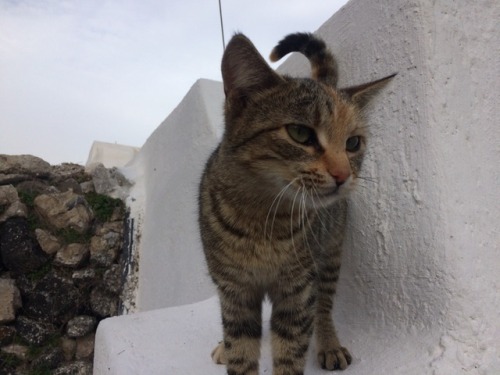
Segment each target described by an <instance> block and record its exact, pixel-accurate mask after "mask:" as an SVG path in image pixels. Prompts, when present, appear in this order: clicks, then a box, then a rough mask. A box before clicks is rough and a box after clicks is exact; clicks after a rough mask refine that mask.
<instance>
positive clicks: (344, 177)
mask: <svg viewBox="0 0 500 375" xmlns="http://www.w3.org/2000/svg"><path fill="white" fill-rule="evenodd" d="M332 177H333V179H334V180H335V183H336V184H337V186H341V185H344V183H345V182H346V181H347V179H348V178H349V174H347V173H345V174H338V175H336V176H332Z"/></svg>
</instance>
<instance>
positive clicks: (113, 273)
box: [103, 264, 123, 294]
mask: <svg viewBox="0 0 500 375" xmlns="http://www.w3.org/2000/svg"><path fill="white" fill-rule="evenodd" d="M103 286H104V288H105V289H106V290H107V291H109V292H111V293H114V294H120V292H121V290H122V287H123V282H122V272H121V267H120V265H118V264H113V265H112V266H111V267H110V268H109V269H108V270H106V271H105V272H104V276H103Z"/></svg>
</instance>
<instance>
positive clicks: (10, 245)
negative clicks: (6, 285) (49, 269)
mask: <svg viewBox="0 0 500 375" xmlns="http://www.w3.org/2000/svg"><path fill="white" fill-rule="evenodd" d="M0 254H1V256H2V262H3V264H4V266H5V267H7V269H9V270H10V271H12V272H13V273H16V274H22V273H29V272H32V271H35V270H37V269H38V268H40V267H41V266H42V265H43V264H45V262H46V261H47V259H48V258H47V256H46V255H45V254H44V253H43V251H42V250H41V249H40V248H39V246H38V244H35V243H34V242H33V240H32V239H31V234H30V230H29V226H28V221H27V220H26V219H24V218H11V219H9V220H7V221H6V222H5V223H4V224H3V226H2V227H1V230H0Z"/></svg>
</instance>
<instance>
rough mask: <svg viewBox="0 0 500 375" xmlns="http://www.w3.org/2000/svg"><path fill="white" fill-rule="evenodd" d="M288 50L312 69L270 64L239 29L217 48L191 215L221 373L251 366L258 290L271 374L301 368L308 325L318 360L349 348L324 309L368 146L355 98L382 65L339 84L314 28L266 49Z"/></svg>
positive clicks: (329, 361) (329, 360) (364, 96)
mask: <svg viewBox="0 0 500 375" xmlns="http://www.w3.org/2000/svg"><path fill="white" fill-rule="evenodd" d="M292 51H298V52H301V53H302V54H304V55H305V56H306V57H307V58H308V59H309V60H310V62H311V66H312V79H311V78H292V77H288V76H282V75H279V74H277V73H276V72H275V71H274V70H272V69H271V68H270V67H269V66H268V64H267V63H266V62H265V60H264V59H263V58H262V56H261V55H260V54H259V53H258V51H257V50H256V48H255V47H254V46H253V44H252V43H251V42H250V40H249V39H247V38H246V37H245V36H244V35H242V34H236V35H234V37H233V38H232V39H231V41H230V42H229V44H228V45H227V48H226V50H225V52H224V56H223V59H222V76H223V80H224V91H225V95H226V100H225V108H224V115H225V133H224V136H223V138H222V141H221V143H220V144H219V146H218V147H217V149H216V150H215V151H214V152H213V154H212V156H211V157H210V159H209V160H208V162H207V165H206V168H205V172H204V174H203V177H202V182H201V185H200V196H199V210H200V212H199V224H200V230H201V238H202V242H203V247H204V252H205V256H206V260H207V264H208V269H209V272H210V275H211V277H212V279H213V281H214V283H215V284H216V286H217V290H218V294H219V298H220V304H221V312H222V325H223V333H224V335H223V338H224V339H223V341H222V342H221V343H220V344H219V345H218V346H217V347H216V348H215V349H214V351H213V352H212V358H213V360H214V361H215V362H216V363H221V364H226V366H227V373H228V374H230V375H255V374H258V372H259V370H258V368H259V356H260V338H261V332H262V317H261V313H262V301H263V299H264V298H265V297H266V296H267V297H268V298H269V299H270V301H271V303H272V314H271V344H272V354H273V374H274V375H285V374H287V375H288V374H289V375H292V374H293V375H298V374H303V373H304V366H305V359H306V352H307V350H308V347H309V341H310V338H311V335H312V333H313V330H314V331H315V332H316V340H317V345H316V347H317V350H318V352H317V358H318V360H319V365H320V366H321V367H322V368H324V369H326V370H336V369H345V368H346V367H347V366H348V365H349V364H350V363H351V360H352V359H351V358H352V357H351V355H350V354H349V351H348V350H347V349H346V348H344V347H343V346H341V345H340V343H339V340H338V338H337V335H336V332H335V328H334V325H333V321H332V305H333V295H334V294H335V290H336V283H337V279H338V277H339V270H340V262H341V244H342V239H343V236H344V228H345V221H346V200H345V198H346V196H347V194H348V192H349V191H350V190H352V188H353V187H354V185H356V180H357V178H358V177H359V176H358V174H359V169H360V166H361V161H362V157H363V152H364V150H365V147H366V135H365V125H364V124H363V121H362V120H363V116H362V110H363V108H364V107H365V105H366V104H367V103H368V101H369V99H370V97H371V96H373V94H375V93H376V91H378V89H380V88H381V87H382V86H383V85H384V84H386V83H387V82H388V81H389V79H390V78H392V76H390V77H386V78H383V79H381V80H378V81H375V82H372V83H368V84H364V85H360V86H356V87H351V88H347V89H337V88H336V85H337V65H336V63H335V60H334V57H333V55H332V54H331V52H330V51H329V50H328V49H327V47H326V45H325V43H324V42H323V41H322V40H321V39H318V38H317V37H315V36H314V35H312V34H306V33H297V34H291V35H288V36H287V37H286V38H285V39H283V40H282V41H281V42H280V43H279V44H278V45H277V46H276V47H275V48H274V50H273V51H272V53H271V60H273V61H276V60H279V59H280V58H281V57H283V56H285V55H286V54H288V53H289V52H292Z"/></svg>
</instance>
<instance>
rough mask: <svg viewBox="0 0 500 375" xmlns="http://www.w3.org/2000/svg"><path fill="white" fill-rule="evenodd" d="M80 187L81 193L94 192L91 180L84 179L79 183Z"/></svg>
mask: <svg viewBox="0 0 500 375" xmlns="http://www.w3.org/2000/svg"><path fill="white" fill-rule="evenodd" d="M80 189H82V193H83V194H87V193H94V192H95V188H94V182H93V181H85V182H82V183H80Z"/></svg>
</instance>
